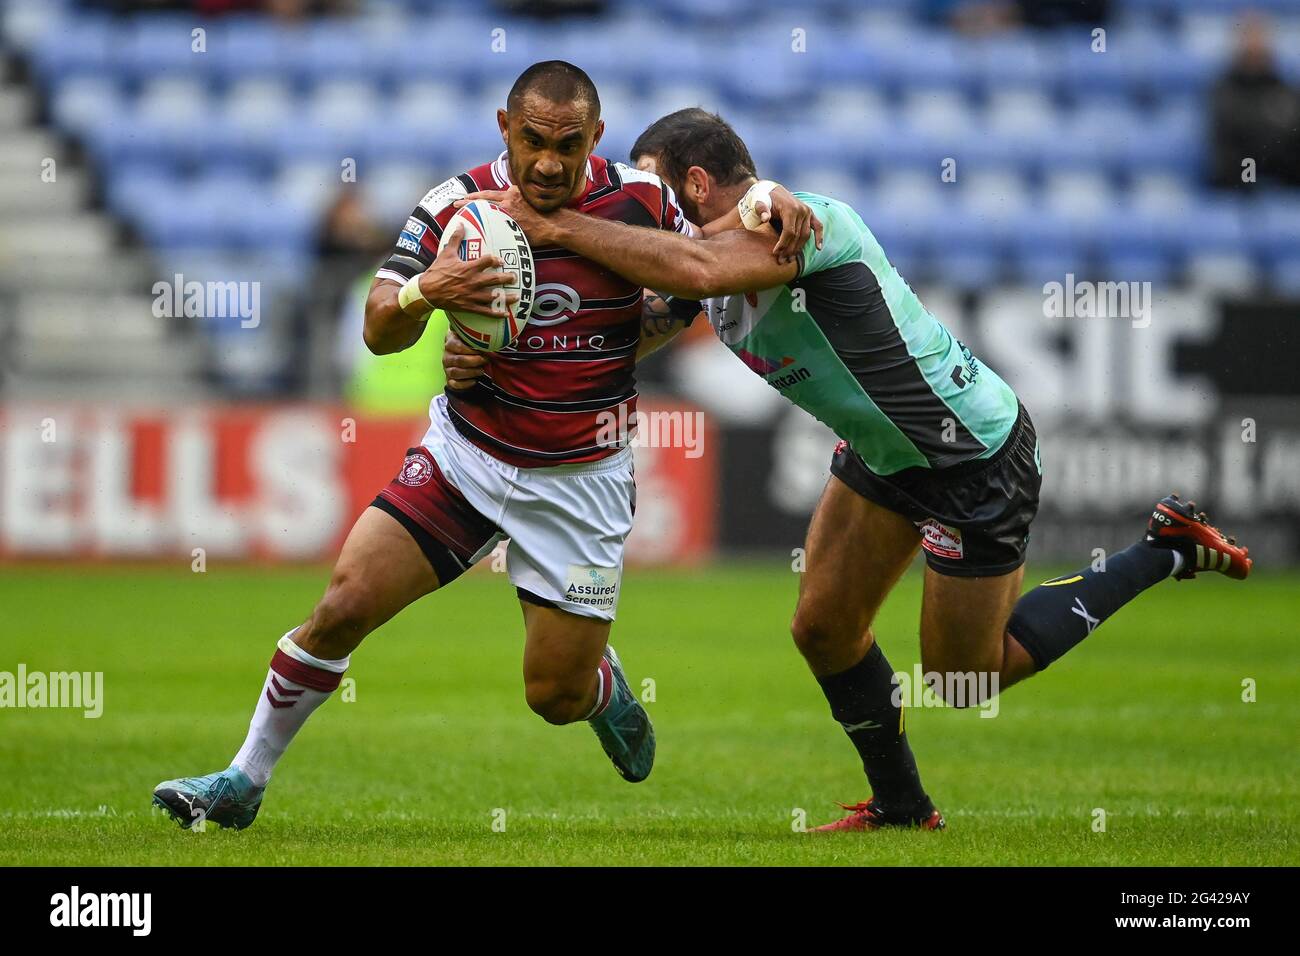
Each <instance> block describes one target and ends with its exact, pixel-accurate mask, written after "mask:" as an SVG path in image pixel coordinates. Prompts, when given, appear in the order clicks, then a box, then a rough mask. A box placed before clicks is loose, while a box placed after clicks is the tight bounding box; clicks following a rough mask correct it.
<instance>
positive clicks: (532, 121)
mask: <svg viewBox="0 0 1300 956" xmlns="http://www.w3.org/2000/svg"><path fill="white" fill-rule="evenodd" d="M497 125H498V126H499V127H500V128H501V138H502V140H503V141H504V142H505V144H506V154H507V158H508V160H509V163H510V179H511V181H512V182H513V183H514V184H515V185H516V186H518V187H519V190H520V192H522V193H523V196H524V199H525V200H527V201H528V203H529V204H530V205H532V207H533V208H534V209H538V210H540V211H542V212H549V211H550V210H552V209H558V208H559V207H560V206H562V205H564V204H565V203H566V202H568V201H569V200H570V199H572V198H573V197H574V196H576V195H578V194H580V193H581V192H582V190H583V189H584V188H585V187H586V184H587V173H586V167H587V158H588V157H589V156H591V151H592V150H593V149H595V148H596V144H597V143H599V142H600V137H601V135H602V134H603V133H604V132H605V123H604V121H603V120H601V118H600V97H599V96H598V95H597V94H596V85H595V84H594V83H592V82H591V77H589V76H588V75H587V74H586V73H584V72H583V71H582V70H580V69H578V68H577V67H576V66H574V65H573V64H572V63H565V62H564V61H563V60H544V61H542V62H541V63H534V64H533V65H532V66H530V67H529V68H528V69H526V70H524V72H523V73H521V74H520V75H519V79H517V80H515V85H514V86H513V87H511V89H510V95H509V96H508V97H507V98H506V108H505V109H503V110H497Z"/></svg>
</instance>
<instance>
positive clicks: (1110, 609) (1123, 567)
mask: <svg viewBox="0 0 1300 956" xmlns="http://www.w3.org/2000/svg"><path fill="white" fill-rule="evenodd" d="M1104 567H1105V570H1104V571H1094V570H1093V569H1092V567H1091V566H1089V567H1086V568H1084V569H1083V570H1081V571H1076V572H1075V573H1074V574H1071V575H1067V576H1066V577H1063V578H1057V579H1056V580H1053V581H1045V582H1043V583H1042V584H1040V585H1038V587H1036V588H1034V589H1033V590H1032V591H1030V592H1029V593H1028V594H1025V595H1024V596H1023V597H1021V598H1020V600H1019V601H1018V602H1016V606H1015V609H1014V610H1013V611H1012V612H1011V620H1010V621H1009V622H1008V624H1007V630H1008V631H1010V632H1011V636H1012V637H1014V638H1015V639H1016V640H1017V641H1019V642H1020V643H1021V645H1022V646H1023V647H1024V649H1025V650H1026V651H1028V652H1029V656H1030V657H1032V658H1033V659H1034V663H1035V664H1037V665H1038V669H1039V670H1040V671H1041V670H1043V669H1044V668H1045V667H1047V665H1048V664H1050V663H1052V661H1054V660H1056V659H1057V658H1058V657H1061V656H1062V655H1064V654H1065V652H1066V651H1068V650H1070V648H1072V647H1074V645H1076V644H1078V643H1079V642H1080V641H1082V640H1083V639H1084V638H1085V637H1087V636H1088V635H1089V634H1091V633H1092V632H1093V631H1095V630H1096V629H1097V627H1098V626H1099V625H1100V624H1101V622H1102V621H1104V620H1106V618H1108V617H1110V616H1111V615H1112V614H1114V613H1115V612H1116V611H1118V610H1119V609H1120V608H1121V607H1123V606H1124V605H1125V604H1127V603H1128V602H1129V601H1131V600H1133V599H1134V598H1135V597H1137V596H1138V595H1139V594H1141V593H1142V592H1143V591H1145V590H1146V589H1147V588H1149V587H1151V585H1153V584H1156V583H1158V582H1160V581H1163V580H1164V579H1165V578H1167V577H1169V575H1170V574H1172V573H1173V569H1174V556H1173V552H1171V551H1166V550H1164V549H1162V548H1155V547H1152V546H1151V545H1149V544H1146V543H1145V542H1142V541H1139V542H1138V543H1137V544H1135V545H1132V546H1131V547H1128V548H1125V549H1124V550H1123V551H1121V552H1119V553H1118V554H1113V555H1111V556H1110V557H1108V558H1106V563H1105V565H1104Z"/></svg>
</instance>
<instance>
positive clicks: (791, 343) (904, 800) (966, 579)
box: [444, 109, 1251, 830]
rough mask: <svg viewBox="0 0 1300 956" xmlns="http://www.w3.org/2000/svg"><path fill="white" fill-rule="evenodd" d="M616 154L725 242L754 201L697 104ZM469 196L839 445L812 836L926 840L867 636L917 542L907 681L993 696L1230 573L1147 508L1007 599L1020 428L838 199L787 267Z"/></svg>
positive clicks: (924, 809) (828, 539) (991, 376)
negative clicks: (838, 794)
mask: <svg viewBox="0 0 1300 956" xmlns="http://www.w3.org/2000/svg"><path fill="white" fill-rule="evenodd" d="M633 160H634V161H636V162H637V163H638V165H639V166H640V167H641V168H644V169H653V170H655V171H657V172H658V174H659V175H660V176H662V177H663V179H664V181H665V182H667V183H668V184H669V185H670V186H671V187H672V188H673V189H674V190H675V192H676V195H677V196H678V197H679V198H680V201H681V203H682V206H683V208H684V209H685V211H686V213H687V215H688V216H689V217H690V218H691V219H692V220H694V221H696V222H706V223H711V222H715V221H721V222H723V223H724V224H727V225H731V226H733V227H734V226H735V225H738V224H739V220H740V218H741V215H748V214H751V213H752V211H753V210H754V208H755V202H756V200H761V199H762V197H763V196H764V195H766V190H767V188H768V185H770V184H760V183H757V181H756V180H757V175H756V172H755V168H754V163H753V160H752V159H751V158H750V155H749V151H748V149H747V148H746V147H745V144H744V143H743V142H742V141H741V139H740V138H739V137H738V136H737V135H736V133H735V132H734V131H733V130H732V129H731V127H730V126H728V125H727V123H726V122H724V121H723V120H722V119H721V118H720V117H718V116H715V115H712V114H709V113H707V112H705V111H704V110H700V109H687V110H681V111H679V112H677V113H673V114H671V115H669V116H666V117H664V118H663V119H661V120H659V121H657V122H656V123H655V124H653V125H652V126H651V127H650V128H649V129H647V130H646V131H645V133H643V134H642V136H641V137H640V139H639V140H638V142H637V144H636V146H635V147H634V149H633ZM751 190H752V192H751ZM482 195H483V196H484V197H486V198H490V199H494V200H496V201H498V202H500V203H501V204H502V207H503V208H504V209H505V210H506V211H507V212H509V213H510V214H511V215H514V216H515V218H516V219H517V220H518V221H519V223H520V225H521V226H523V228H524V231H525V232H526V233H527V234H528V236H529V237H530V238H531V239H533V240H534V241H537V242H541V243H545V244H556V245H561V246H564V247H565V248H568V249H571V250H573V251H574V252H575V253H578V254H581V255H585V256H589V257H590V258H592V259H594V260H596V261H597V262H600V263H601V264H602V265H605V266H607V267H609V268H610V269H612V270H614V271H615V272H617V273H619V274H620V275H623V276H625V277H627V278H628V279H629V280H631V281H634V282H636V283H638V284H641V285H644V286H646V287H649V288H652V289H657V290H661V291H663V292H667V293H671V294H673V295H677V296H681V297H682V300H683V301H678V302H674V303H673V307H674V308H673V310H672V311H673V313H674V315H670V316H666V317H663V318H661V319H660V320H658V321H656V322H649V323H647V325H646V328H645V330H644V333H643V334H644V335H645V336H646V337H647V343H646V344H645V345H643V349H642V350H643V353H644V352H646V351H649V350H651V349H652V348H653V347H654V346H655V345H657V344H661V343H662V342H664V341H667V339H669V338H671V336H672V335H673V334H675V333H676V332H678V331H680V329H681V327H682V325H683V324H686V323H688V322H689V320H690V318H691V317H692V316H693V314H694V310H693V308H692V307H691V305H690V302H691V300H706V301H705V313H706V314H707V316H708V320H709V322H710V324H711V325H712V326H713V329H714V331H715V332H716V333H717V334H718V336H719V338H721V339H722V341H723V342H724V343H725V344H726V345H727V346H728V348H730V349H731V350H732V351H733V352H734V353H735V354H736V355H737V356H738V357H739V358H740V359H741V361H743V362H744V363H745V365H746V366H748V367H749V368H750V369H751V370H752V371H753V372H754V373H755V374H757V375H760V376H762V377H763V378H764V379H765V380H766V381H767V382H768V383H769V384H770V385H772V386H773V387H774V388H776V389H777V390H778V391H780V392H781V394H782V395H784V396H785V397H786V398H787V399H789V400H790V401H791V402H793V403H794V404H796V405H798V406H800V407H801V408H803V409H805V410H807V411H808V412H810V413H811V414H812V415H814V416H815V417H816V418H818V419H820V420H821V421H822V422H824V423H826V424H827V425H828V426H830V427H831V428H832V429H833V430H834V431H835V432H836V434H837V435H838V436H839V437H840V439H841V441H840V442H839V444H838V446H837V447H836V449H835V452H834V455H833V458H832V461H831V476H832V477H831V479H830V481H829V482H828V484H827V486H826V490H825V491H824V493H823V495H822V498H821V501H820V502H819V503H818V505H817V508H816V511H815V512H814V514H813V518H812V523H811V525H810V527H809V531H808V540H807V544H806V555H807V571H806V573H805V574H804V575H803V576H802V578H801V580H800V588H799V600H798V606H797V608H796V611H795V615H794V620H793V623H792V632H793V636H794V640H795V643H796V644H797V645H798V648H799V650H800V651H801V652H802V654H803V656H804V658H805V660H806V661H807V663H808V665H809V667H810V668H811V670H812V672H813V674H814V676H815V677H816V678H817V680H818V683H819V684H820V685H821V688H822V691H823V692H824V693H825V696H826V698H827V700H828V702H829V703H830V709H831V713H832V715H833V716H834V718H835V719H836V720H837V721H838V722H839V723H840V725H841V726H842V727H843V728H844V730H845V732H846V733H847V734H848V736H849V738H850V740H851V741H852V742H853V745H854V746H855V747H856V749H857V751H858V753H859V755H860V756H861V758H862V762H863V767H864V769H865V771H866V775H867V778H868V781H869V783H870V785H871V789H872V796H871V798H870V799H868V800H866V801H864V802H862V803H858V804H854V805H844V806H845V809H848V810H850V811H851V813H850V815H849V816H847V817H845V818H843V819H841V820H838V821H836V822H834V823H830V824H827V825H825V826H823V827H819V828H817V829H819V830H875V829H879V828H881V827H885V826H919V827H922V828H925V829H932V830H933V829H941V828H942V827H943V825H944V824H943V818H942V816H941V815H940V814H939V812H938V811H937V810H936V809H935V807H934V804H933V803H932V802H931V800H930V798H929V796H928V795H927V794H926V792H925V790H924V788H923V787H922V785H921V780H920V775H919V773H918V771H917V767H916V761H915V758H914V757H913V754H912V751H911V749H910V747H909V745H908V741H907V735H906V733H905V731H904V722H903V711H902V707H901V705H900V703H899V702H898V701H897V700H896V696H895V694H894V693H893V691H894V688H895V686H896V682H895V679H894V676H893V672H892V669H891V668H890V666H889V664H888V662H887V661H886V660H885V657H884V654H883V653H882V651H881V649H880V646H879V645H878V644H877V643H876V641H875V635H874V633H873V631H872V623H873V620H874V618H875V615H876V612H877V611H878V610H879V608H880V606H881V604H882V603H883V602H884V599H885V597H886V595H888V593H889V591H890V590H891V589H892V588H893V586H894V584H895V583H896V582H897V581H898V579H899V578H900V577H901V575H902V574H903V572H904V571H905V570H906V569H907V567H908V565H909V564H910V563H911V561H912V559H913V557H914V556H915V554H916V552H917V549H918V548H920V549H923V550H924V551H925V559H926V570H925V582H924V598H923V601H922V608H921V658H922V664H923V667H924V670H925V671H926V672H927V674H929V673H937V674H940V675H953V676H957V675H960V676H962V677H963V678H964V677H965V676H966V675H982V677H983V678H984V681H982V682H978V681H976V682H973V683H974V684H975V686H976V687H991V688H992V692H993V693H996V691H997V689H999V688H1005V687H1009V686H1010V685H1012V684H1014V683H1016V682H1018V681H1021V680H1024V679H1025V678H1027V677H1030V676H1031V675H1033V674H1036V673H1038V672H1040V671H1042V670H1044V669H1045V668H1047V667H1048V665H1050V664H1051V663H1052V662H1053V661H1055V660H1057V659H1058V658H1060V657H1061V656H1062V655H1064V654H1065V653H1066V652H1068V651H1069V650H1071V649H1072V648H1073V647H1075V646H1076V645H1077V644H1079V643H1080V642H1081V641H1083V640H1084V639H1085V638H1086V637H1088V635H1090V634H1091V633H1092V632H1093V631H1094V630H1096V628H1097V627H1098V626H1099V625H1100V624H1101V623H1102V622H1103V621H1105V620H1106V619H1107V618H1108V617H1110V615H1112V614H1113V613H1115V612H1116V611H1117V610H1119V608H1120V607H1122V606H1123V605H1124V604H1125V603H1127V602H1128V601H1130V600H1132V599H1133V598H1135V597H1136V596H1137V595H1138V594H1140V593H1141V592H1142V591H1143V590H1145V589H1146V588H1148V587H1150V586H1152V585H1154V584H1156V583H1157V582H1159V581H1162V580H1164V579H1165V578H1167V577H1169V576H1171V575H1172V576H1175V577H1177V578H1180V579H1185V578H1190V577H1192V576H1194V575H1195V574H1196V573H1198V572H1201V571H1218V572H1221V573H1223V574H1226V575H1227V576H1228V577H1231V578H1237V579H1241V578H1245V577H1246V575H1247V574H1248V573H1249V571H1250V567H1251V562H1250V559H1249V557H1248V552H1247V550H1246V549H1245V548H1241V547H1238V546H1237V545H1236V543H1235V541H1234V540H1232V539H1230V538H1225V537H1224V536H1223V535H1222V534H1221V533H1220V532H1219V531H1218V530H1217V529H1215V528H1213V527H1211V526H1210V525H1209V523H1208V521H1207V520H1206V518H1205V515H1204V514H1203V513H1200V514H1198V513H1197V512H1196V509H1195V506H1194V505H1192V504H1191V503H1190V502H1183V501H1180V500H1179V499H1178V497H1177V496H1176V495H1170V496H1168V497H1166V498H1163V499H1161V500H1160V501H1159V502H1157V504H1156V505H1155V508H1154V509H1153V512H1152V515H1151V518H1150V520H1149V522H1148V524H1147V530H1146V533H1145V535H1144V537H1143V538H1142V539H1141V540H1140V541H1139V542H1138V543H1136V544H1134V545H1132V546H1130V547H1129V548H1126V549H1125V550H1123V551H1121V552H1119V553H1118V554H1114V555H1111V556H1110V557H1108V558H1107V560H1106V563H1105V570H1104V572H1102V571H1097V570H1094V569H1093V568H1092V567H1086V568H1083V569H1082V570H1080V571H1078V572H1077V573H1075V574H1072V575H1066V576H1065V577H1062V578H1058V579H1056V580H1052V581H1046V582H1044V583H1043V584H1041V585H1039V586H1038V587H1036V588H1034V589H1032V590H1030V591H1029V592H1027V593H1026V594H1024V595H1023V596H1021V594H1020V591H1021V581H1022V578H1023V573H1024V569H1023V564H1024V560H1025V548H1026V545H1027V543H1028V539H1029V525H1030V522H1031V521H1032V520H1033V518H1034V515H1035V513H1036V511H1037V508H1038V493H1039V486H1040V484H1041V480H1042V477H1041V465H1040V458H1039V448H1038V440H1037V438H1036V436H1035V433H1034V426H1033V423H1032V421H1031V420H1030V417H1029V414H1028V412H1027V411H1026V410H1025V408H1024V406H1023V405H1021V404H1020V402H1019V401H1018V399H1017V398H1016V394H1015V392H1014V391H1012V389H1011V388H1010V386H1008V385H1007V384H1006V382H1004V381H1003V380H1002V379H1001V378H999V377H998V375H997V374H996V373H995V372H994V371H993V370H992V369H990V368H988V367H987V366H985V365H983V364H982V363H981V362H980V361H979V360H978V359H977V358H976V357H975V356H974V355H973V354H971V352H970V350H969V349H967V348H966V347H965V346H963V345H962V344H961V343H960V342H959V341H957V340H956V339H955V338H953V336H952V335H951V334H950V333H949V332H948V330H947V329H946V328H944V326H943V325H942V324H940V322H939V321H938V320H937V319H936V318H935V317H934V316H933V315H932V314H931V313H930V312H928V311H927V310H926V309H925V307H924V306H923V305H922V304H921V302H920V300H919V299H918V298H917V297H916V295H915V294H914V293H913V292H912V290H911V289H910V288H909V287H908V285H907V284H906V283H905V282H904V281H903V279H902V277H901V276H899V274H898V272H897V271H895V269H894V268H893V266H892V265H890V263H889V260H888V259H887V258H886V256H885V253H884V250H883V249H881V247H880V244H879V243H878V242H877V241H876V239H875V237H874V236H873V235H872V234H871V231H870V230H869V229H868V228H867V226H866V225H865V224H864V223H863V221H862V219H861V218H860V217H859V216H858V214H857V213H856V212H855V211H854V210H853V209H851V208H850V207H849V206H847V205H845V204H844V203H842V202H839V201H837V200H835V199H831V198H829V197H826V196H819V195H815V194H811V193H796V194H795V196H796V197H797V198H799V199H801V200H802V201H803V202H804V203H807V204H808V205H809V206H811V207H812V209H813V210H814V211H815V213H816V215H817V217H818V218H819V219H820V220H821V223H822V226H823V228H824V239H825V241H824V243H823V244H818V243H816V242H815V241H813V240H811V239H810V240H808V241H807V242H806V243H805V244H804V245H803V247H802V248H801V250H800V251H799V252H798V254H797V255H796V256H795V257H794V259H793V260H790V261H787V260H783V258H782V257H780V256H775V257H774V256H773V255H772V254H771V253H772V250H771V248H770V246H771V240H770V238H769V237H768V236H765V235H763V234H762V233H761V232H759V231H749V230H744V229H735V228H732V229H729V230H727V231H722V232H718V233H717V234H716V235H713V236H712V237H710V238H708V239H706V240H705V241H692V240H690V239H687V238H685V237H684V236H673V235H667V234H663V233H654V232H651V231H650V230H646V229H637V228H635V227H630V226H625V225H622V224H620V223H613V222H603V221H600V220H596V219H592V218H590V217H586V216H582V215H580V214H577V213H574V212H571V211H568V210H559V211H556V212H554V213H553V214H549V215H543V214H540V213H538V212H536V211H534V210H532V209H529V208H526V207H523V206H522V205H521V204H520V202H519V197H518V195H517V193H516V192H515V191H513V190H512V191H510V192H509V193H484V194H482ZM738 210H739V212H738ZM768 228H769V227H762V229H763V230H764V231H767V230H768ZM710 231H713V230H710ZM674 319H676V321H674ZM449 349H451V351H452V352H454V351H455V348H454V346H449ZM444 361H445V362H446V364H447V365H448V370H449V373H450V376H451V377H452V378H454V379H463V378H465V377H472V376H473V375H474V374H475V370H474V366H476V365H477V364H478V363H477V361H476V360H473V359H468V358H466V357H464V356H457V355H454V354H449V355H447V356H445V359H444ZM953 686H957V687H962V686H965V685H964V684H963V683H961V682H953V681H950V680H945V681H944V686H943V687H936V688H935V689H936V690H937V691H939V692H941V693H942V692H943V691H944V690H945V689H947V688H951V687H953ZM945 696H947V695H945ZM949 702H950V703H954V704H957V705H967V706H968V705H971V704H975V703H979V702H980V700H979V699H964V700H950V701H949Z"/></svg>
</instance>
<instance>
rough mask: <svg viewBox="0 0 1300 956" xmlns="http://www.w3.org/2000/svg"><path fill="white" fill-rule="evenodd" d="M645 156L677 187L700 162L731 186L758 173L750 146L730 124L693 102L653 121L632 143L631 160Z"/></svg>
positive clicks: (723, 182)
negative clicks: (653, 161) (692, 104)
mask: <svg viewBox="0 0 1300 956" xmlns="http://www.w3.org/2000/svg"><path fill="white" fill-rule="evenodd" d="M643 156H649V157H651V158H653V159H654V160H655V168H656V170H657V172H658V173H659V175H660V176H662V177H663V178H664V179H666V180H667V181H668V183H669V185H671V186H673V188H674V189H677V188H678V186H679V184H680V183H681V182H682V181H683V180H684V179H685V177H686V171H687V170H688V169H690V168H691V167H692V166H698V167H700V168H701V169H703V170H704V171H705V172H707V173H708V174H709V175H710V176H712V177H713V178H714V180H716V181H717V183H718V185H719V186H732V185H735V184H736V183H739V182H743V181H744V180H746V179H749V178H751V177H753V176H755V175H756V174H755V172H754V160H753V158H752V157H751V156H750V155H749V147H747V146H746V145H745V141H744V140H743V139H741V138H740V137H739V136H738V135H737V134H736V131H735V130H734V129H732V128H731V124H730V123H728V122H727V121H726V120H724V119H723V118H722V117H721V116H718V115H717V114H716V113H710V112H709V111H708V110H703V109H700V108H699V107H698V106H692V107H689V108H687V109H684V110H678V111H677V112H676V113H669V114H668V115H667V116H665V117H663V118H662V119H658V120H655V121H654V122H653V123H651V124H650V126H648V127H647V128H646V130H645V132H644V133H642V134H641V135H640V136H638V137H637V141H636V143H635V144H634V145H633V146H632V162H633V164H635V163H637V162H638V161H639V160H640V159H641V158H642V157H643Z"/></svg>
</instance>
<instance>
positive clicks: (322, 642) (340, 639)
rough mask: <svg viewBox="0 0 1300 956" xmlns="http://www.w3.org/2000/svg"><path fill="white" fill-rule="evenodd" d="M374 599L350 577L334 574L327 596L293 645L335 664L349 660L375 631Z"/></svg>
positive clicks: (326, 590)
mask: <svg viewBox="0 0 1300 956" xmlns="http://www.w3.org/2000/svg"><path fill="white" fill-rule="evenodd" d="M372 621H373V615H372V613H371V600H370V598H369V596H368V594H367V592H366V590H365V589H364V588H362V587H361V584H360V582H359V581H357V580H355V579H354V578H353V577H352V576H351V575H348V574H340V573H337V572H336V573H335V575H334V577H333V578H331V579H330V583H329V587H327V588H326V589H325V595H324V596H323V597H322V598H321V599H320V601H319V602H317V604H316V607H315V609H314V610H313V611H312V612H311V616H310V617H309V618H307V621H306V622H305V623H304V624H303V625H302V627H300V628H298V630H297V631H295V632H294V634H293V642H294V643H295V644H297V645H298V646H299V647H301V648H302V649H303V650H304V651H306V652H307V653H308V654H311V655H313V656H314V657H318V658H320V659H321V660H327V661H333V660H340V659H342V658H344V657H347V656H348V655H349V654H351V653H352V652H353V651H354V650H356V648H357V645H358V644H360V643H361V641H362V639H363V638H365V636H366V635H367V634H369V633H370V631H371V629H372V626H373V625H372Z"/></svg>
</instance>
